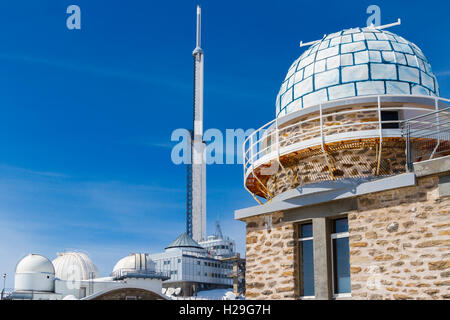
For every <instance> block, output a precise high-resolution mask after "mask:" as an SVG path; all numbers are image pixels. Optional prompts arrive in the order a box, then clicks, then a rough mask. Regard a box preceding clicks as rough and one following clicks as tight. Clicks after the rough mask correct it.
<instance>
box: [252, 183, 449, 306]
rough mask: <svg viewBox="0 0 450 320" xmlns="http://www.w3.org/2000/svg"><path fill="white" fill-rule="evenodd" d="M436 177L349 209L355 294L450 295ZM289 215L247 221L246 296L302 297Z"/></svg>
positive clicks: (444, 217) (442, 203) (444, 203)
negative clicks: (287, 219) (288, 219)
mask: <svg viewBox="0 0 450 320" xmlns="http://www.w3.org/2000/svg"><path fill="white" fill-rule="evenodd" d="M438 183H439V177H438V175H432V176H427V177H422V178H418V179H417V183H416V185H415V186H412V187H405V188H399V189H394V190H389V191H383V192H378V193H372V194H369V195H364V196H360V197H358V199H357V209H356V210H352V211H349V212H347V216H348V220H349V244H350V267H351V296H352V299H385V300H386V299H396V300H400V299H450V209H449V205H450V197H449V196H445V195H444V196H442V195H440V193H439V186H438ZM283 218H284V213H283V212H278V213H275V214H267V215H259V216H255V217H249V218H246V219H245V222H246V225H247V255H246V257H247V273H246V283H247V288H246V298H247V299H297V298H299V284H298V278H299V277H298V272H299V266H298V260H299V258H298V252H297V238H298V237H297V234H296V225H295V223H292V222H289V223H286V222H284V219H283Z"/></svg>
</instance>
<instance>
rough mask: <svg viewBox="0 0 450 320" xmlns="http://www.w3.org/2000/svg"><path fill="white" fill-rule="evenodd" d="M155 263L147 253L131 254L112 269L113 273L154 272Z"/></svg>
mask: <svg viewBox="0 0 450 320" xmlns="http://www.w3.org/2000/svg"><path fill="white" fill-rule="evenodd" d="M155 266H156V264H155V262H153V260H152V259H150V257H149V255H148V254H147V253H132V254H130V255H129V256H126V257H125V258H122V259H120V260H119V261H118V262H117V263H116V265H115V266H114V268H113V273H117V272H120V271H121V270H122V271H128V272H130V271H142V270H145V271H155Z"/></svg>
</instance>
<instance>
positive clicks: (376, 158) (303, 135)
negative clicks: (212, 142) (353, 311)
mask: <svg viewBox="0 0 450 320" xmlns="http://www.w3.org/2000/svg"><path fill="white" fill-rule="evenodd" d="M386 27H387V26H381V27H374V26H371V27H367V28H354V29H348V30H344V31H340V32H337V33H333V34H330V35H325V36H324V37H323V38H322V39H321V40H318V41H314V42H312V43H309V44H307V45H310V46H309V47H308V48H307V49H306V51H305V52H304V53H303V54H302V55H301V56H300V57H299V58H298V59H296V60H295V61H294V63H293V64H292V65H291V67H290V68H289V70H288V73H287V76H286V78H285V80H284V81H283V82H282V84H281V89H280V91H279V94H278V96H277V98H276V108H275V110H276V113H275V119H274V120H272V121H271V122H269V123H268V124H266V125H264V126H263V127H262V128H261V129H259V130H257V131H255V132H254V133H253V134H252V135H251V136H249V137H248V139H247V140H246V141H245V143H244V186H245V189H246V190H247V191H249V193H250V194H251V195H252V196H253V197H254V198H255V200H256V201H257V202H258V203H259V205H257V206H255V207H250V208H245V209H240V210H236V211H235V218H236V219H238V220H240V221H243V222H245V223H246V227H247V233H246V243H247V253H246V258H247V268H246V298H247V299H450V291H449V290H450V289H449V285H450V282H449V276H450V274H449V271H450V260H449V255H450V209H449V205H450V198H449V196H450V156H449V155H450V144H449V140H450V134H449V126H450V122H449V120H450V108H449V105H450V103H449V102H450V101H449V100H446V99H443V98H440V96H439V86H438V82H437V79H436V77H435V75H434V74H433V72H432V69H431V66H430V63H429V62H428V60H427V58H426V57H425V55H424V54H423V52H422V51H421V49H420V48H419V47H418V46H416V45H415V44H413V43H412V42H409V41H407V40H405V39H404V38H402V37H400V36H398V35H396V34H394V33H392V32H389V31H386V30H385V29H386Z"/></svg>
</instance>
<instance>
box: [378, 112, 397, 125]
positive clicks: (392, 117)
mask: <svg viewBox="0 0 450 320" xmlns="http://www.w3.org/2000/svg"><path fill="white" fill-rule="evenodd" d="M381 121H398V112H397V111H381ZM381 127H382V128H383V129H398V128H399V124H398V123H383V124H382V125H381Z"/></svg>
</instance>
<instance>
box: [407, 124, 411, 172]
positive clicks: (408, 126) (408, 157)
mask: <svg viewBox="0 0 450 320" xmlns="http://www.w3.org/2000/svg"><path fill="white" fill-rule="evenodd" d="M406 171H407V172H412V159H411V124H410V122H409V121H407V122H406Z"/></svg>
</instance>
